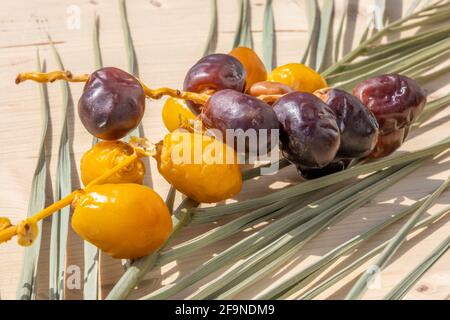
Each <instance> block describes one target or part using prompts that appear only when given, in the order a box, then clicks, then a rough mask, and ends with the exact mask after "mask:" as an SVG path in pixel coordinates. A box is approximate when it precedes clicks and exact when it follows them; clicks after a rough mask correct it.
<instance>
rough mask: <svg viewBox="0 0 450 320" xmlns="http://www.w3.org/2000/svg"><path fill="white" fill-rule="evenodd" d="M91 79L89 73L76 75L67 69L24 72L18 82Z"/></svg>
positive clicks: (17, 79)
mask: <svg viewBox="0 0 450 320" xmlns="http://www.w3.org/2000/svg"><path fill="white" fill-rule="evenodd" d="M88 79H89V74H80V75H74V74H72V72H70V71H68V70H66V71H61V70H58V71H52V72H37V71H31V72H23V73H19V74H18V75H17V77H16V84H19V83H21V82H24V81H27V80H32V81H35V82H39V83H47V82H54V81H55V80H65V81H68V82H86V81H87V80H88Z"/></svg>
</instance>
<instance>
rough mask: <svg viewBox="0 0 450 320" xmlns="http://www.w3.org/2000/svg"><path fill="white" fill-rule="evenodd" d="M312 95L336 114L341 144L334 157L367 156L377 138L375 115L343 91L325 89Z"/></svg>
mask: <svg viewBox="0 0 450 320" xmlns="http://www.w3.org/2000/svg"><path fill="white" fill-rule="evenodd" d="M314 94H315V95H316V96H317V97H319V98H320V99H321V100H322V101H323V102H325V103H326V104H327V105H328V106H329V107H330V108H331V109H333V110H334V112H335V113H336V117H337V122H338V126H339V130H340V132H341V144H340V147H339V150H338V152H337V155H336V157H337V158H338V159H347V158H362V157H365V156H367V155H369V154H370V153H371V152H372V150H373V148H374V147H375V145H376V143H377V138H378V122H377V119H376V118H375V115H374V114H373V113H372V112H371V111H370V110H369V109H368V108H367V107H366V106H364V105H363V104H362V102H361V101H359V100H358V98H356V97H355V96H353V95H351V94H350V93H347V92H345V91H343V90H339V89H332V88H325V89H321V90H318V91H316V92H315V93H314Z"/></svg>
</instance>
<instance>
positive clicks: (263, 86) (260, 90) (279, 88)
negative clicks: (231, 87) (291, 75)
mask: <svg viewBox="0 0 450 320" xmlns="http://www.w3.org/2000/svg"><path fill="white" fill-rule="evenodd" d="M294 91H295V90H294V89H292V88H291V87H289V86H287V85H285V84H282V83H279V82H275V81H261V82H257V83H255V84H254V85H252V86H251V87H250V90H249V91H248V93H249V94H250V95H251V96H253V97H259V96H267V95H275V96H276V95H283V94H286V93H289V92H294ZM276 100H278V98H277V97H270V99H268V98H265V99H264V101H265V102H266V103H268V104H273V103H274V102H275V101H276Z"/></svg>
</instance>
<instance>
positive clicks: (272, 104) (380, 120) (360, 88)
mask: <svg viewBox="0 0 450 320" xmlns="http://www.w3.org/2000/svg"><path fill="white" fill-rule="evenodd" d="M183 89H184V90H185V91H187V92H193V93H198V94H207V95H209V99H208V100H207V101H206V103H205V104H198V103H195V102H192V101H186V104H187V106H188V107H189V110H187V109H186V108H185V107H183V105H184V101H180V100H178V101H176V99H173V98H169V99H168V101H167V103H166V106H165V107H164V109H163V120H164V122H165V123H166V126H167V127H168V128H169V129H170V130H173V129H175V128H176V127H177V125H176V124H177V123H179V121H178V120H179V119H180V117H183V118H195V117H199V118H200V119H201V120H202V123H203V125H204V126H205V127H207V128H214V129H218V130H220V131H222V133H223V137H226V131H227V130H235V131H236V132H243V134H245V132H246V131H247V130H249V129H252V130H256V132H259V131H260V130H267V131H266V132H267V133H268V135H267V140H268V141H267V144H268V147H270V146H271V145H272V144H271V141H270V137H271V135H270V132H271V131H272V130H279V132H280V135H279V138H280V139H279V140H280V147H281V150H282V152H283V155H284V156H285V157H286V158H287V159H288V160H289V161H290V162H292V163H293V164H295V165H296V167H297V168H298V170H299V172H300V173H301V174H302V175H303V176H304V177H305V178H314V177H318V176H322V175H325V174H329V173H332V172H336V171H339V170H342V169H345V168H346V167H347V166H348V164H349V163H350V161H351V160H353V159H360V158H366V157H370V158H379V157H383V156H386V155H388V154H390V153H392V152H393V151H395V150H396V149H397V148H398V147H399V146H400V145H401V144H402V143H403V141H404V140H405V138H406V136H407V134H408V130H409V126H410V125H411V123H412V122H413V121H414V120H415V118H416V117H417V115H418V114H419V113H420V112H421V111H422V109H423V107H424V105H425V102H426V95H425V92H424V91H423V89H422V88H421V87H420V86H418V85H417V83H416V82H415V81H414V80H412V79H410V78H408V77H406V76H403V75H399V74H387V75H380V76H375V77H373V78H370V79H367V80H365V81H363V82H362V83H360V84H358V85H357V86H356V87H355V88H354V90H353V94H350V93H348V92H345V91H343V90H340V89H335V88H328V87H327V84H326V81H325V80H324V79H323V78H322V77H321V76H320V74H318V73H317V72H315V71H314V70H312V69H310V68H308V67H306V66H304V65H302V64H298V63H290V64H286V65H284V66H280V67H278V68H276V69H275V70H273V71H272V72H271V73H270V74H267V72H266V69H265V67H264V64H263V63H262V62H261V60H260V59H259V57H258V56H257V55H256V53H255V52H254V51H253V50H251V49H249V48H244V47H239V48H236V49H234V50H233V51H231V52H230V53H229V54H211V55H208V56H205V57H203V58H201V59H200V60H199V61H198V62H197V63H195V64H194V66H192V67H191V68H190V70H189V71H188V72H187V74H186V77H185V79H184V88H183ZM144 110H145V93H144V90H143V89H142V86H141V84H140V83H139V82H138V81H137V80H136V79H135V78H134V77H132V76H131V75H129V74H127V73H126V72H124V71H121V70H118V69H115V68H103V69H100V70H97V71H95V72H94V73H93V74H91V76H90V77H89V81H88V82H87V83H86V86H85V90H84V92H83V95H82V97H81V99H80V102H79V114H80V118H81V120H82V121H83V123H84V125H85V126H86V128H87V129H88V130H89V131H90V132H91V133H92V134H94V135H96V136H97V137H99V138H101V139H118V138H121V137H123V136H125V135H126V134H127V133H128V132H129V131H130V130H131V129H133V128H135V127H136V126H137V125H138V124H139V122H140V121H141V119H142V116H143V114H144ZM177 121H178V122H177ZM249 147H250V148H252V147H253V148H254V146H249ZM246 151H247V152H248V151H249V150H248V148H247V149H246Z"/></svg>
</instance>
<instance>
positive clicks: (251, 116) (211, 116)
mask: <svg viewBox="0 0 450 320" xmlns="http://www.w3.org/2000/svg"><path fill="white" fill-rule="evenodd" d="M201 117H202V121H203V124H204V125H205V126H206V127H208V128H214V129H218V130H219V131H220V132H221V134H222V136H223V138H224V139H226V137H227V130H231V131H228V133H229V134H230V133H234V134H235V138H234V140H233V143H234V146H235V148H236V147H237V146H238V143H237V142H238V141H240V142H241V143H242V144H241V145H244V143H243V141H244V140H243V139H244V138H245V136H246V135H247V136H248V137H250V136H251V135H252V134H253V133H254V134H255V135H256V138H257V141H258V143H257V144H254V143H253V144H252V143H249V141H248V140H245V152H246V153H251V154H255V153H256V152H258V154H263V153H264V151H269V150H270V149H271V146H272V140H271V136H272V130H277V132H274V133H278V129H279V124H278V119H277V116H276V114H275V112H274V110H273V109H272V107H271V106H269V105H268V104H267V103H265V102H263V101H261V100H259V99H257V98H255V97H252V96H249V95H247V94H245V93H242V92H238V91H235V90H231V89H225V90H221V91H218V92H216V93H214V94H213V95H212V96H211V98H209V100H208V102H207V103H206V105H205V107H204V108H203V110H202V114H201ZM264 129H265V130H266V131H265V132H264V131H260V130H264ZM236 130H239V131H236ZM241 130H242V131H241ZM265 133H266V134H265ZM260 134H261V135H260ZM261 139H267V150H259V148H258V146H259V144H260V143H263V140H261ZM230 142H231V141H228V139H227V143H230ZM237 151H238V152H241V151H244V150H237ZM260 151H261V153H260Z"/></svg>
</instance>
